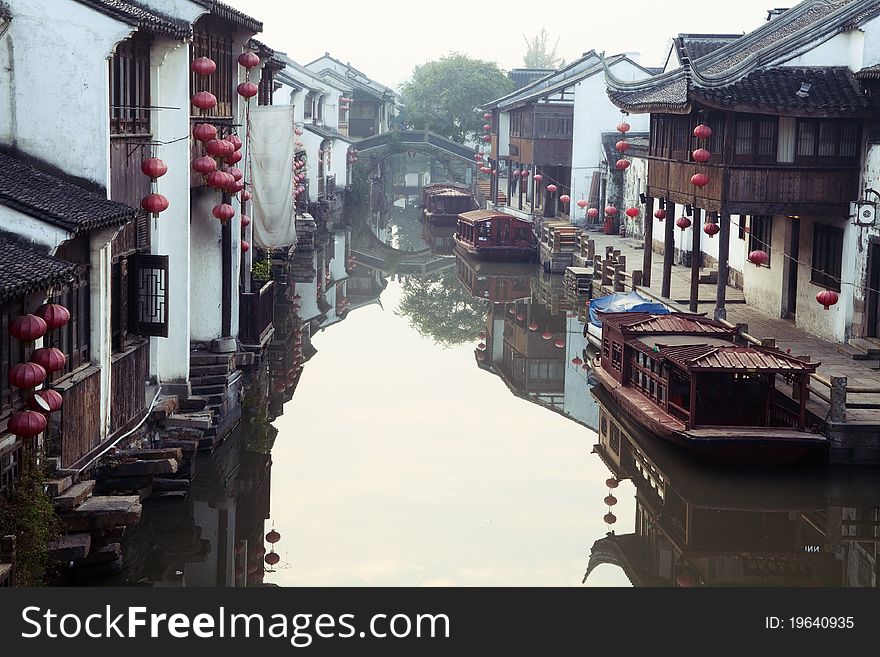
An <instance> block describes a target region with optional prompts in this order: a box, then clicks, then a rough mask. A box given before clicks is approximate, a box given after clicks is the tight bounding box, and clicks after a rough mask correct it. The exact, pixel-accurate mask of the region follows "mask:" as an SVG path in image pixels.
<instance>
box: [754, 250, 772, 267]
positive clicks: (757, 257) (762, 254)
mask: <svg viewBox="0 0 880 657" xmlns="http://www.w3.org/2000/svg"><path fill="white" fill-rule="evenodd" d="M769 261H770V256H769V254H768V253H767V252H766V251H761V250H760V249H757V250H755V251H752V252H751V253H750V254H749V262H751V263H752V264H753V265H755V266H756V267H760V266H761V265H766V264H767V263H768V262H769Z"/></svg>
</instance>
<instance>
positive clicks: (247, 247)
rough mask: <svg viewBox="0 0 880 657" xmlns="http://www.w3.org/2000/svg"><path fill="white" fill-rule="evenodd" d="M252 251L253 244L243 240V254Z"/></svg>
mask: <svg viewBox="0 0 880 657" xmlns="http://www.w3.org/2000/svg"><path fill="white" fill-rule="evenodd" d="M250 250H251V243H250V242H248V241H247V240H242V241H241V252H242V253H247V252H248V251H250Z"/></svg>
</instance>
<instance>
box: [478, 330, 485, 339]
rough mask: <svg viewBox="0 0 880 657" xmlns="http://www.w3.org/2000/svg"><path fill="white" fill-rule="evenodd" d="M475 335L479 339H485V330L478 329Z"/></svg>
mask: <svg viewBox="0 0 880 657" xmlns="http://www.w3.org/2000/svg"><path fill="white" fill-rule="evenodd" d="M477 337H479V338H480V340H485V339H486V332H485V331H480V332H479V333H478V334H477Z"/></svg>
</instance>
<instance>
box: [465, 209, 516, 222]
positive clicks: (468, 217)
mask: <svg viewBox="0 0 880 657" xmlns="http://www.w3.org/2000/svg"><path fill="white" fill-rule="evenodd" d="M493 218H497V219H514V220H516V221H521V222H523V223H528V222H527V221H526V220H525V219H520V218H519V217H514V216H513V215H512V214H505V213H504V212H498V211H496V210H471V211H469V212H462V213H461V214H459V215H458V220H459V221H463V222H465V223H468V224H474V223H477V222H479V221H486V220H487V219H493Z"/></svg>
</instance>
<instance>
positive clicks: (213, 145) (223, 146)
mask: <svg viewBox="0 0 880 657" xmlns="http://www.w3.org/2000/svg"><path fill="white" fill-rule="evenodd" d="M234 150H235V147H234V146H233V145H232V144H231V143H230V142H228V141H226V140H225V139H212V140H210V141H207V142H205V151H206V152H207V153H208V155H213V156H214V157H225V156H226V155H229V154H230V153H232V152H233V151H234Z"/></svg>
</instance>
